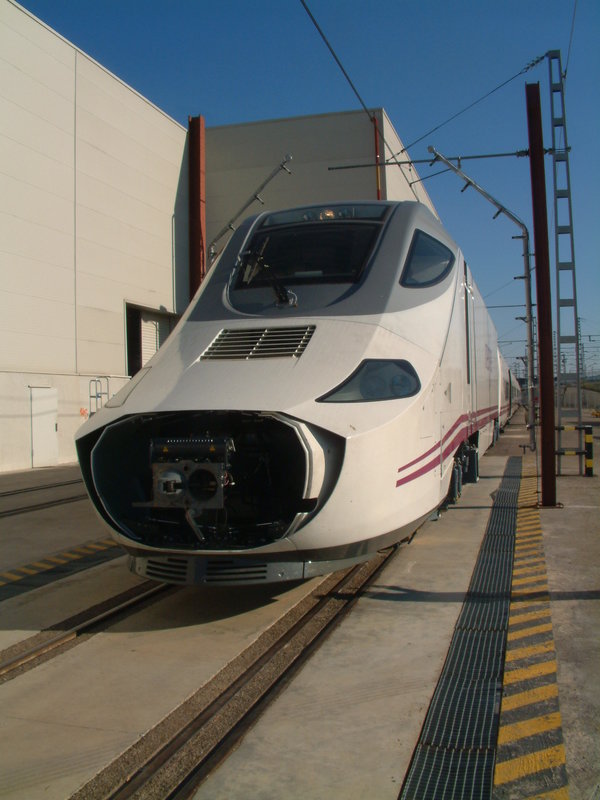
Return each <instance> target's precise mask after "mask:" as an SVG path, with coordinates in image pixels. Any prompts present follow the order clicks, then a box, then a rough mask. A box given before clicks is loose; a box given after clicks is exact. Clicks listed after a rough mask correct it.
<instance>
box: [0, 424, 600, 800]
mask: <svg viewBox="0 0 600 800" xmlns="http://www.w3.org/2000/svg"><path fill="white" fill-rule="evenodd" d="M594 430H595V438H594V446H595V450H596V452H597V453H598V452H600V440H599V438H598V433H599V432H600V428H599V427H595V429H594ZM525 441H526V432H525V429H524V426H523V424H522V418H521V417H519V418H518V419H517V420H515V423H514V424H513V425H511V426H509V428H507V430H506V432H505V433H504V434H503V436H502V437H501V440H500V442H499V444H498V445H497V446H496V447H495V448H494V449H493V450H491V451H490V452H489V453H488V454H487V455H486V456H485V457H484V458H482V459H481V463H480V467H481V480H480V481H479V483H478V484H476V485H469V486H466V487H465V489H464V492H463V496H462V498H461V500H460V503H459V504H458V505H457V506H456V507H453V508H451V509H450V510H448V511H447V512H445V513H444V514H443V515H442V516H441V518H440V519H439V520H438V521H435V522H433V521H432V522H428V523H426V524H425V525H424V526H423V527H422V529H421V530H420V531H419V533H418V535H417V536H416V537H415V538H414V539H413V541H412V542H411V543H410V544H409V545H405V546H403V547H402V548H401V549H400V552H399V553H398V555H397V557H396V558H395V559H394V560H393V562H392V563H391V564H390V565H389V566H388V567H387V568H386V569H385V570H384V571H383V572H382V573H381V574H380V576H379V577H378V579H377V581H376V583H375V584H374V585H373V586H372V587H371V588H370V589H369V591H368V592H367V593H366V595H365V596H364V597H363V598H361V600H360V601H359V602H358V604H357V605H356V606H355V608H354V610H353V611H352V613H351V614H350V615H349V616H348V617H347V618H346V619H345V620H344V622H343V623H342V624H341V625H340V626H339V627H338V628H337V629H336V630H335V631H334V632H333V634H332V635H331V636H330V637H329V638H328V639H327V640H326V642H325V643H324V644H323V646H322V647H321V648H320V649H319V650H318V651H317V652H316V654H315V655H314V656H313V658H312V659H311V660H310V661H309V662H308V663H307V664H306V665H305V667H304V668H303V669H302V671H301V672H300V673H299V675H298V676H297V677H296V678H295V679H294V680H293V682H292V683H291V684H290V685H289V686H288V687H287V688H286V689H285V690H284V691H283V692H282V693H281V695H280V696H279V697H278V699H277V700H276V701H275V702H274V703H273V704H272V705H271V706H270V707H269V709H268V710H267V711H266V713H265V714H264V715H263V716H262V717H261V718H260V719H259V720H258V722H257V723H256V725H255V726H254V728H253V729H252V730H250V731H249V733H248V734H247V735H246V737H245V738H244V740H243V741H242V742H241V744H240V745H239V747H238V748H237V750H236V751H235V752H234V753H233V754H232V755H231V756H230V757H229V758H228V759H227V761H225V762H224V763H223V764H222V765H221V767H220V768H219V769H218V770H217V771H216V772H215V773H214V774H213V775H212V776H211V777H209V779H208V780H207V781H206V782H205V783H204V784H203V785H202V786H201V787H199V789H198V790H197V792H196V794H195V797H196V798H210V800H219V798H228V800H237V799H238V798H239V800H241V799H242V798H244V800H245V798H248V797H251V798H253V800H254V799H256V800H267V799H270V798H277V800H279V798H282V797H285V798H286V799H288V798H289V800H294V799H295V798H302V800H321V798H323V800H325V798H326V799H327V800H335V799H336V798H344V800H351V799H352V798H361V800H362V798H366V797H368V798H374V799H375V800H386V799H387V798H390V800H392V798H394V800H395V798H397V797H398V793H399V791H400V788H401V786H402V782H403V780H404V776H405V774H406V771H407V768H408V765H409V762H410V759H411V756H412V753H413V750H414V747H415V744H416V742H417V739H418V736H419V733H420V730H421V726H422V724H423V720H424V717H425V714H426V712H427V708H428V705H429V702H430V699H431V696H432V694H433V691H434V689H435V686H436V683H437V680H438V677H439V674H440V671H441V669H442V666H443V663H444V660H445V658H446V654H447V650H448V646H449V643H450V640H451V638H452V634H453V629H454V625H455V623H456V619H457V617H458V614H459V612H460V609H461V606H462V602H463V599H464V596H465V593H466V591H467V588H468V585H469V581H470V578H471V574H472V571H473V566H474V564H475V560H476V557H477V553H478V550H479V547H480V544H481V541H482V538H483V535H484V532H485V528H486V525H487V521H488V518H489V514H490V509H491V507H492V503H493V495H494V493H495V491H496V490H497V488H498V486H499V484H500V481H501V479H502V475H503V473H504V469H505V466H506V462H507V459H508V457H509V456H514V455H516V456H520V455H521V454H522V451H521V450H520V448H519V445H520V444H522V443H524V442H525ZM599 468H600V460H599V459H598V458H596V465H595V474H596V475H598V470H599ZM48 474H49V473H46V474H44V475H43V476H42V477H43V478H44V480H46V478H47V475H48ZM31 476H32V473H30V474H29V479H31ZM8 479H9V476H6V477H4V478H3V476H0V489H2V488H4V487H3V486H2V480H4V481H8ZM15 479H16V476H13V477H12V478H11V480H15ZM24 480H25V478H23V477H21V478H19V481H21V482H23V481H24ZM557 494H558V500H559V502H560V503H561V505H560V506H559V507H557V508H542V509H541V511H540V517H541V524H542V532H543V537H544V548H545V552H546V562H547V570H548V577H549V588H550V597H551V611H552V622H553V626H554V639H555V645H556V653H557V660H558V686H559V698H560V710H561V714H562V723H563V735H564V741H565V747H566V754H567V773H568V777H569V796H570V797H571V799H572V800H598V798H600V726H599V720H600V678H599V670H598V664H600V514H599V510H600V491H599V479H598V477H594V478H584V477H579V476H574V475H568V476H564V477H560V478H558V480H557ZM36 513H38V512H36ZM6 522H8V519H7V520H6ZM20 524H21V523H20ZM23 525H24V524H23ZM93 525H94V523H93V522H92V519H91V518H90V520H89V521H88V520H85V521H84V520H82V527H83V529H84V530H86V531H88V532H89V533H90V534H91V533H92V527H93ZM60 528H61V530H60V531H59V532H58V535H59V536H62V535H64V528H63V526H62V525H61V526H60ZM22 533H23V536H22V537H19V536H17V537H16V539H17V540H19V539H21V538H23V539H25V551H26V552H27V551H29V552H31V550H30V549H29V548H31V547H33V549H34V550H35V549H36V547H40V546H41V547H42V548H43V549H44V550H45V551H46V552H47V551H48V550H47V549H46V548H47V547H49V548H50V549H52V547H51V546H50V542H49V541H43V542H41V541H36V540H35V537H34V533H33V530H29V531H28V530H27V529H26V526H25V525H24V526H23V529H22ZM7 535H9V534H8V526H7V528H6V529H5V536H7ZM48 535H50V532H49V531H48ZM94 535H95V534H94ZM85 538H87V537H85ZM44 539H45V536H44ZM7 541H8V540H7ZM61 542H62V540H61ZM62 546H63V545H62V543H61V544H60V545H57V548H58V547H62ZM57 548H56V549H57ZM9 550H11V551H12V547H11V548H9ZM23 555H25V553H23ZM5 559H6V560H7V562H10V563H12V562H15V563H16V562H17V561H19V560H20V554H19V557H18V558H15V553H14V552H11V553H8V552H7V553H6V554H5ZM28 559H29V557H28V558H27V559H25V560H28ZM120 561H121V560H120V559H119V560H117V561H115V562H113V563H111V564H110V565H104V566H102V567H98V568H96V570H95V571H94V575H95V576H96V577H95V578H93V579H92V575H91V574H90V575H88V576H86V577H83V578H82V577H78V576H74V577H73V578H71V579H68V580H67V581H65V582H63V581H59V582H57V583H56V584H54V585H53V586H52V587H46V588H45V589H38V590H36V592H32V593H31V595H30V596H23V597H22V598H14V599H13V600H9V601H6V602H5V603H3V604H2V606H1V607H0V642H1V641H3V640H4V645H5V646H6V644H7V643H11V642H12V641H13V640H14V639H15V637H17V638H18V637H21V636H23V635H26V634H30V633H33V632H35V629H36V621H38V622H39V618H41V619H42V620H43V621H44V622H45V624H48V623H49V622H51V617H52V614H50V611H48V610H47V609H52V608H53V603H55V604H57V605H56V606H54V614H56V613H59V612H60V613H65V614H66V606H65V607H64V609H63V604H64V602H66V601H65V600H64V598H67V597H69V596H70V594H73V596H75V595H77V587H78V585H79V586H81V585H83V584H85V586H86V591H88V592H90V591H91V594H92V596H94V594H95V592H98V594H99V595H100V594H102V593H103V592H105V591H108V589H107V586H110V584H111V581H112V582H114V583H115V585H116V584H117V582H118V575H119V571H120V570H121V569H122V570H123V576H125V575H127V577H126V579H125V584H126V585H130V583H131V582H132V581H133V580H135V578H134V576H129V575H128V573H126V572H125V569H126V568H125V566H124V564H121V563H120ZM83 575H84V576H85V573H84V574H83ZM109 576H110V579H109ZM94 580H96V582H97V584H98V586H97V587H95V583H94ZM63 584H64V586H65V589H64V590H63V591H62V592H61V591H60V589H61V586H62V585H63ZM302 593H303V590H302V588H301V587H296V588H295V589H292V590H290V592H284V593H283V594H282V595H280V596H279V597H276V598H271V599H270V600H268V601H267V602H266V603H265V604H264V605H263V604H262V603H256V604H254V605H253V604H250V605H249V606H248V607H246V606H245V605H244V604H243V603H241V601H240V597H239V595H238V596H237V597H232V598H231V602H230V603H229V606H230V608H229V609H228V608H227V607H220V608H218V609H217V608H215V609H212V608H210V607H208V606H206V605H205V604H204V603H202V602H199V600H201V597H202V596H203V591H201V590H196V589H189V590H185V591H184V592H183V593H182V594H180V595H178V596H176V598H174V599H173V600H171V601H170V602H169V603H167V604H166V605H165V606H164V608H163V607H162V606H161V607H160V612H161V616H160V618H158V619H157V618H155V616H152V615H150V614H149V612H144V613H142V614H140V615H139V616H137V617H134V618H132V619H130V620H128V621H126V622H124V623H121V624H120V625H118V626H116V627H115V628H114V629H113V630H112V631H111V632H106V633H104V634H101V635H99V636H97V637H94V638H92V639H91V640H90V641H89V642H88V643H86V644H84V645H83V646H80V647H78V648H75V650H73V651H71V652H70V653H67V654H65V656H64V657H61V658H59V659H56V660H55V661H54V662H49V663H48V664H47V665H45V666H43V667H41V668H38V669H36V670H34V671H33V672H31V673H28V674H26V675H24V676H22V677H20V678H18V679H15V680H14V681H11V682H10V683H8V684H6V685H5V686H3V687H1V689H0V703H1V705H2V708H3V713H2V715H1V722H0V740H2V744H1V745H0V774H1V773H4V778H3V779H0V795H1V796H6V797H15V798H16V797H23V798H33V797H47V798H57V799H58V798H64V797H67V796H68V795H69V794H70V793H71V792H72V791H74V790H75V789H76V788H77V787H78V786H80V785H81V784H82V783H84V782H85V781H87V780H89V778H91V777H92V776H93V774H94V773H95V771H97V770H98V769H100V768H101V767H102V766H103V765H104V764H106V763H107V762H108V761H109V760H110V759H111V758H114V757H115V756H116V755H117V754H118V753H119V752H120V751H122V750H123V749H124V748H125V747H127V746H128V745H129V744H131V743H132V742H133V741H135V740H136V738H137V737H139V736H140V735H142V734H143V733H144V732H145V731H146V730H148V728H151V727H152V726H153V725H154V724H155V723H156V721H158V719H160V718H161V716H164V715H165V714H167V713H168V712H169V711H170V710H171V709H172V708H173V707H175V705H177V703H178V702H181V701H182V700H183V699H184V698H185V697H186V696H187V695H188V694H189V692H190V691H192V689H193V688H194V687H195V686H197V682H198V680H200V682H201V681H202V679H203V676H204V678H206V677H209V676H210V675H211V674H213V673H214V671H215V670H217V669H218V668H219V664H223V663H226V662H227V660H228V659H230V658H231V657H233V655H234V654H235V652H237V651H236V647H237V648H241V647H242V646H245V645H246V644H248V642H249V641H251V640H252V639H253V638H254V637H255V636H256V635H257V634H258V633H259V632H260V631H261V630H262V629H264V627H265V626H266V625H269V624H270V622H269V620H270V619H271V617H270V616H269V615H268V613H266V612H268V610H269V606H271V607H272V608H273V607H275V606H281V608H283V609H285V608H287V607H289V606H290V605H293V604H294V602H297V600H298V598H299V597H300V596H301V595H302ZM51 598H54V600H53V601H52V602H49V601H50V599H51ZM36 600H37V603H36ZM213 600H214V598H213ZM40 603H41V606H42V607H43V608H44V612H43V614H42V617H39V613H40V612H39V607H40ZM36 605H37V609H36ZM226 605H227V604H226ZM57 609H58V610H57ZM36 615H37V616H36ZM2 620H4V622H2ZM2 630H4V634H2ZM214 635H216V639H214V640H211V639H209V638H208V637H209V636H210V637H212V636H214ZM205 637H206V638H205ZM111 640H112V642H115V641H116V642H118V644H119V653H120V656H119V659H118V662H115V660H114V659H115V649H114V644H112V642H111ZM208 642H210V651H208V650H207V649H206V648H207V643H208ZM215 642H216V644H217V645H218V647H217V648H216V649H214V648H215ZM91 651H93V653H91ZM90 654H92V655H93V658H91V660H90ZM90 663H91V664H92V665H93V668H92V669H90ZM140 670H141V672H140ZM140 675H143V680H142V681H140ZM155 689H158V690H159V691H155ZM115 690H117V691H116V695H115ZM114 696H116V697H117V699H118V698H121V701H122V702H116V703H115V702H113V701H110V700H109V698H113V700H114ZM153 698H154V700H156V699H157V698H158V700H159V702H156V703H155V702H154V700H153ZM32 699H34V700H35V702H34V703H33V704H32V703H31V700H32ZM521 796H523V795H518V794H515V795H514V800H517V798H519V797H521ZM557 797H558V796H557ZM560 797H561V798H564V797H565V795H560Z"/></svg>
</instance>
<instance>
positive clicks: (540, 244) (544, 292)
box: [525, 83, 556, 506]
mask: <svg viewBox="0 0 600 800" xmlns="http://www.w3.org/2000/svg"><path fill="white" fill-rule="evenodd" d="M525 95H526V98H527V128H528V130H529V167H530V171H531V198H532V204H533V238H534V247H535V283H536V292H537V312H538V351H539V354H538V365H539V368H538V372H539V376H538V379H539V386H540V418H541V463H542V505H543V506H555V505H556V452H555V450H556V448H555V433H554V425H555V423H554V366H553V355H552V306H551V293H550V256H549V251H548V210H547V206H546V173H545V170H544V143H543V136H542V110H541V103H540V85H539V83H527V84H525Z"/></svg>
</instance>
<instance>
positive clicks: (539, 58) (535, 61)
mask: <svg viewBox="0 0 600 800" xmlns="http://www.w3.org/2000/svg"><path fill="white" fill-rule="evenodd" d="M301 2H302V0H301ZM544 58H546V53H544V55H543V56H537V57H536V58H534V59H533V61H530V62H529V64H527V65H526V66H524V67H523V69H522V70H520V72H517V73H516V74H515V75H513V76H512V77H511V78H508V79H507V80H505V81H503V82H502V83H500V84H498V86H496V87H495V89H491V91H489V92H486V94H484V95H482V97H480V98H479V99H478V100H474V101H473V102H472V103H469V105H468V106H465V107H464V108H463V109H461V110H460V111H457V112H456V113H455V114H452V116H451V117H448V119H447V120H445V121H444V122H440V124H439V125H436V126H435V127H434V128H431V129H430V130H428V131H427V133H424V134H423V135H422V136H419V138H418V139H415V140H414V141H413V142H411V143H410V144H407V145H406V146H405V147H404V148H403V149H402V150H400V152H399V153H396V155H401V154H402V153H405V152H406V151H407V150H408V149H409V148H410V147H413V146H414V145H415V144H418V143H419V142H422V141H423V139H426V138H427V137H428V136H429V135H430V134H432V133H435V131H439V129H440V128H443V127H444V125H447V124H448V123H449V122H452V121H453V120H455V119H456V118H457V117H460V115H461V114H464V113H465V112H466V111H469V110H470V109H471V108H473V107H474V106H476V105H477V104H478V103H481V102H482V101H483V100H487V98H488V97H490V96H491V95H493V94H494V93H495V92H497V91H499V90H500V89H502V88H503V87H504V86H506V85H507V84H509V83H510V82H511V81H514V80H515V78H518V77H519V76H520V75H524V74H525V73H526V72H529V70H531V69H533V68H534V67H535V66H537V65H538V64H539V63H540V61H543V60H544Z"/></svg>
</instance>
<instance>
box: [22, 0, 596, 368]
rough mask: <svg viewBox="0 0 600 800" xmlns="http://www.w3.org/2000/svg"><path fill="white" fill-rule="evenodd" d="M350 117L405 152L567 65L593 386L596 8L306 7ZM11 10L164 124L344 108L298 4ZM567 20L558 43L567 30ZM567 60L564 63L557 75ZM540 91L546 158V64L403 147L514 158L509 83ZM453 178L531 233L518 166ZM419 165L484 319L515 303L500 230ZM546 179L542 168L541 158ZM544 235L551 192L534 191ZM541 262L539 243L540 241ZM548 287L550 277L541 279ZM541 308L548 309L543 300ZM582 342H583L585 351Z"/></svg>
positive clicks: (581, 308) (116, 4)
mask: <svg viewBox="0 0 600 800" xmlns="http://www.w3.org/2000/svg"><path fill="white" fill-rule="evenodd" d="M307 2H308V6H309V7H310V9H311V11H312V13H313V14H314V16H315V17H316V19H317V21H318V22H319V25H320V26H321V28H322V29H323V31H324V33H325V34H326V36H327V38H328V39H329V41H330V43H331V45H332V46H333V48H334V50H335V51H336V53H337V55H338V57H339V58H340V60H341V61H342V63H343V65H344V67H345V69H346V71H347V72H348V74H349V75H350V77H351V79H352V81H353V83H354V85H355V86H356V88H357V90H358V92H359V93H360V95H361V97H362V98H363V100H364V101H365V103H366V104H367V105H368V106H370V107H377V106H383V107H384V108H385V109H386V111H387V113H388V115H389V117H390V119H391V120H392V122H393V124H394V126H395V128H396V130H397V132H398V134H399V135H400V137H401V139H402V140H403V142H404V143H405V144H406V145H408V144H410V143H411V142H413V141H415V140H416V139H419V138H420V137H421V136H423V134H425V133H427V131H429V130H431V129H432V128H434V127H435V126H437V125H439V124H440V123H443V122H444V121H445V120H447V119H448V118H449V117H450V116H452V115H453V114H455V113H456V112H458V111H460V110H461V109H463V108H464V107H465V106H468V105H469V104H470V103H472V102H473V101H475V100H477V99H478V98H480V97H482V96H483V95H485V94H486V93H488V92H490V91H491V90H492V89H494V88H496V87H497V86H499V85H500V84H502V83H503V82H504V81H507V80H508V79H509V78H511V77H512V76H514V75H516V74H517V73H519V72H520V71H521V70H522V69H523V68H524V67H525V66H526V65H527V64H529V63H530V62H531V61H533V60H534V59H535V58H537V57H538V56H544V54H545V53H546V52H547V51H548V50H560V51H561V55H562V62H563V69H564V68H565V67H567V78H566V109H567V133H568V139H569V145H570V147H571V155H570V167H571V188H572V196H573V216H574V231H575V256H576V264H577V299H578V313H579V316H580V318H581V331H582V334H583V340H584V346H585V358H586V366H587V367H588V370H590V371H595V372H597V373H600V147H599V142H598V138H599V137H598V132H599V130H600V89H599V87H600V48H599V46H598V42H599V41H600V3H599V2H598V0H578V2H577V5H576V13H575V16H574V10H575V4H576V0H562V2H559V0H495V2H494V1H493V0H479V1H478V2H475V0H470V2H467V1H466V0H454V2H451V3H450V2H442V1H441V0H378V2H377V3H372V2H370V0H307ZM22 5H23V6H24V7H25V8H27V9H28V10H29V11H31V12H32V13H33V14H35V15H36V16H38V17H39V18H40V19H42V20H43V21H44V22H45V23H46V24H48V25H49V26H50V27H52V28H54V29H55V30H56V31H58V32H59V33H60V34H61V35H62V36H64V37H65V38H66V39H68V40H69V41H71V42H73V43H74V44H75V45H77V46H78V47H79V48H81V49H82V50H84V51H85V52H86V53H88V54H89V55H91V56H92V57H93V58H95V59H96V60H97V61H99V62H100V63H101V64H102V65H104V66H105V67H106V68H107V69H109V70H110V71H112V72H113V73H114V74H115V75H117V76H118V77H120V78H121V79H122V80H124V81H125V82H126V83H128V84H129V85H130V86H132V87H133V88H135V89H136V90H137V91H139V92H140V93H141V94H143V95H144V96H145V97H147V98H148V99H149V100H151V101H152V102H153V103H155V104H156V105H157V106H159V107H160V108H161V109H163V110H164V111H166V112H167V113H168V114H169V115H171V116H172V117H173V118H174V119H176V120H178V121H179V122H181V123H182V124H184V125H186V124H187V117H188V115H190V114H194V115H195V114H203V115H204V117H205V119H206V124H207V125H208V126H211V125H226V124H234V123H239V122H247V121H252V120H260V119H272V118H277V117H288V116H299V115H303V114H316V113H327V112H332V111H342V110H349V109H356V108H360V104H359V102H358V100H357V98H356V96H355V95H354V93H353V92H352V89H351V88H350V86H349V85H348V83H347V81H346V79H345V78H344V76H343V75H342V73H341V71H340V70H339V68H338V66H337V65H336V63H335V62H334V60H333V58H332V56H331V54H330V53H329V51H328V50H327V48H326V46H325V45H324V43H323V41H322V40H321V38H320V37H319V35H318V33H317V31H316V29H315V28H314V26H313V23H312V22H311V20H310V18H309V17H308V15H307V13H306V11H305V10H304V8H303V6H302V4H301V3H300V0H252V1H251V0H246V1H244V0H219V2H207V1H206V0H24V1H23V2H22ZM573 17H574V20H575V24H574V28H573V36H572V39H571V27H572V21H573ZM567 57H568V61H567ZM526 82H529V83H538V82H539V84H540V92H541V99H542V113H543V123H544V144H545V146H546V147H549V146H550V118H549V88H548V63H547V60H546V59H544V60H543V61H542V62H541V63H540V64H539V65H538V66H536V67H534V68H533V69H532V70H531V71H529V72H527V73H526V74H524V75H520V76H519V77H518V78H515V80H512V81H511V82H510V83H509V84H508V85H506V86H505V87H504V88H502V89H500V90H498V91H497V92H495V93H493V94H492V95H491V96H490V97H489V98H488V99H487V100H485V101H483V102H481V103H479V104H477V105H476V106H475V107H474V108H473V109H471V110H470V111H468V112H466V113H464V114H462V115H460V116H459V117H457V118H456V119H455V120H454V121H453V122H451V123H449V124H448V125H444V126H443V127H441V128H440V129H439V130H437V131H435V132H434V133H431V134H430V135H428V136H426V137H425V138H424V139H423V140H422V141H420V142H418V143H417V144H415V145H414V146H413V147H412V148H411V149H410V155H411V157H412V158H414V159H420V158H426V157H427V155H428V154H427V146H428V145H430V144H431V145H434V146H435V147H436V148H437V149H438V150H439V151H440V152H442V153H444V154H445V155H448V156H455V155H463V156H464V155H471V154H480V153H500V152H512V151H515V150H520V149H526V148H527V146H528V140H527V119H526V106H525V83H526ZM463 169H464V170H465V171H466V172H467V173H468V174H469V175H471V176H472V177H473V178H474V180H476V181H477V182H478V183H479V184H480V185H481V186H483V187H484V188H485V189H486V190H487V191H488V192H489V193H490V194H492V195H493V196H494V197H496V198H497V199H499V200H500V201H501V202H502V203H504V204H505V205H506V206H507V207H508V208H510V210H511V211H512V212H513V213H515V214H516V215H517V216H518V217H520V218H521V219H522V220H523V221H524V222H525V223H526V224H527V225H528V226H529V227H530V230H531V231H532V230H533V229H532V223H531V191H530V179H529V161H528V159H526V158H519V159H517V158H504V159H486V160H481V161H470V162H468V161H467V162H463ZM438 170H439V167H436V168H434V169H430V168H429V167H428V166H427V165H422V166H420V167H419V172H420V175H421V177H423V178H425V179H426V182H425V186H426V188H427V190H428V192H429V194H430V196H431V198H432V200H433V202H434V204H435V206H436V208H437V210H438V212H439V214H440V216H441V218H442V221H443V222H444V224H445V225H446V227H447V228H448V230H449V231H450V233H451V234H452V236H453V237H454V238H455V239H456V241H457V242H458V243H459V245H460V246H461V248H462V249H463V251H464V252H465V255H466V258H467V260H468V262H469V264H470V266H471V268H472V270H473V272H474V274H475V277H476V280H477V283H478V284H479V286H480V289H481V291H482V293H483V294H484V296H486V301H487V302H488V303H489V304H490V305H511V304H518V303H522V302H523V282H522V281H515V280H513V277H514V276H515V275H519V274H522V271H523V270H522V257H521V244H520V242H519V241H513V240H512V237H513V236H514V235H516V234H517V233H519V231H518V230H517V229H516V228H515V227H514V225H513V224H512V223H510V222H509V221H508V220H506V219H504V218H502V217H500V218H498V219H496V220H495V221H494V220H493V219H492V217H493V214H494V209H493V208H492V207H491V206H490V205H489V204H488V203H487V202H486V201H485V200H484V199H483V198H481V197H480V196H479V195H478V194H476V193H475V192H474V191H473V190H468V191H466V192H464V193H461V191H460V190H461V188H462V185H463V184H462V182H461V181H460V180H459V178H458V177H457V176H455V175H453V174H451V173H447V174H443V175H439V176H436V177H431V178H429V179H428V176H429V175H431V174H432V173H433V172H437V171H438ZM546 175H547V178H548V179H549V178H550V176H551V162H550V159H549V158H547V159H546ZM548 206H549V221H550V225H552V222H553V220H552V217H553V214H552V208H551V206H552V194H551V187H550V184H549V191H548ZM550 249H551V254H552V261H554V258H553V234H552V228H551V230H550ZM552 283H553V288H554V271H553V278H552ZM553 302H554V300H553ZM492 313H493V316H494V320H495V323H496V327H497V329H498V333H499V337H500V339H501V340H502V341H503V342H513V343H512V344H504V345H503V350H504V352H505V355H507V357H508V358H509V360H510V361H511V363H512V362H513V361H514V359H515V357H516V356H518V355H521V354H524V352H525V344H524V341H523V340H524V339H525V327H524V324H523V323H522V322H519V321H516V320H515V317H516V316H520V315H522V314H523V313H524V311H523V309H520V308H506V309H493V310H492ZM589 336H592V337H595V338H593V339H592V340H591V341H590V340H588V337H589Z"/></svg>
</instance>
